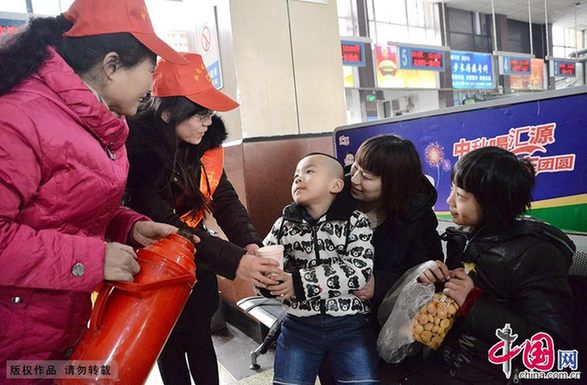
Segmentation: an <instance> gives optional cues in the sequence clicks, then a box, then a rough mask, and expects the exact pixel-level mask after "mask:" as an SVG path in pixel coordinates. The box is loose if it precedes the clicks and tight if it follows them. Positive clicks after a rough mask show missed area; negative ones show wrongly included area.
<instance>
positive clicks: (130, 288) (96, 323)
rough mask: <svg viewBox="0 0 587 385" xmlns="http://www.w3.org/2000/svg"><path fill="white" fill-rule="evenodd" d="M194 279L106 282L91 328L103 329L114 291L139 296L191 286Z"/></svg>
mask: <svg viewBox="0 0 587 385" xmlns="http://www.w3.org/2000/svg"><path fill="white" fill-rule="evenodd" d="M193 277H194V276H193V275H192V274H183V275H179V276H177V277H173V278H169V279H165V280H162V281H155V282H149V283H126V282H113V281H104V282H103V286H102V289H101V290H100V294H99V295H98V298H97V299H96V304H95V305H94V310H93V311H92V316H91V318H90V327H92V328H95V329H96V330H100V329H101V328H102V318H103V315H104V311H105V309H106V303H107V302H108V298H110V295H111V294H112V292H113V291H114V289H119V290H122V291H126V292H128V293H134V294H139V293H143V292H146V291H150V290H156V289H160V288H162V287H165V286H176V285H181V284H184V283H188V284H189V283H191V282H192V279H193ZM106 288H107V291H106ZM103 293H104V294H103Z"/></svg>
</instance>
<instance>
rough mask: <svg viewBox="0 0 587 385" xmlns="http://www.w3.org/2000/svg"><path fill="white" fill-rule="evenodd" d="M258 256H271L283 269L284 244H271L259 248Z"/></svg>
mask: <svg viewBox="0 0 587 385" xmlns="http://www.w3.org/2000/svg"><path fill="white" fill-rule="evenodd" d="M257 256H259V257H263V258H271V259H274V260H276V261H277V262H279V268H280V269H282V270H283V245H271V246H265V247H261V248H259V249H257Z"/></svg>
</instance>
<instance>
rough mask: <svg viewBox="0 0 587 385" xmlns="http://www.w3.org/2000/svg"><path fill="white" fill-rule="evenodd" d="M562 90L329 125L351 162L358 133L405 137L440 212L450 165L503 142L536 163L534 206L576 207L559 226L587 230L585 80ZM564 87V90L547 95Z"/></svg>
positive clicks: (363, 137)
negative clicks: (360, 123) (374, 120)
mask: <svg viewBox="0 0 587 385" xmlns="http://www.w3.org/2000/svg"><path fill="white" fill-rule="evenodd" d="M564 91H566V92H562V91H553V92H545V93H543V95H550V97H544V98H537V97H536V96H532V97H525V99H530V100H529V101H525V102H518V101H520V100H524V98H522V97H515V98H514V97H512V98H510V99H508V101H507V102H509V103H511V104H505V103H507V102H504V101H503V100H501V101H492V102H486V103H478V104H476V105H475V106H459V107H453V108H449V109H445V110H442V111H438V112H437V114H433V113H428V114H415V115H414V117H410V116H409V115H408V116H406V117H401V118H393V119H389V120H386V121H380V122H377V123H370V124H365V125H363V127H360V126H358V125H357V126H349V127H341V128H338V129H337V130H336V131H335V133H334V140H335V149H336V156H337V158H338V159H339V160H340V161H341V162H342V163H344V161H345V158H346V159H347V162H348V161H349V160H350V159H352V158H353V156H351V155H354V154H355V153H356V151H357V149H358V147H359V145H360V144H361V143H362V142H363V141H365V140H366V139H368V138H370V137H372V136H376V135H380V134H396V135H399V136H401V137H403V138H407V139H410V140H411V141H412V142H413V143H414V145H415V146H416V148H417V150H418V152H419V154H420V157H421V160H422V167H423V171H424V173H425V174H426V175H427V176H428V177H429V179H430V180H431V181H432V182H433V184H434V186H435V187H436V189H437V190H438V200H437V202H436V206H435V210H436V211H437V212H438V211H440V212H441V213H442V212H447V211H448V205H447V203H446V199H447V198H448V195H449V193H450V173H451V169H452V167H453V166H454V164H455V163H456V162H457V161H458V160H459V158H461V157H462V156H463V155H465V154H466V153H468V152H470V151H472V150H474V149H476V148H480V147H484V146H498V147H502V148H505V149H507V150H509V151H511V152H513V153H514V154H516V155H518V156H520V157H526V158H528V159H530V161H531V162H532V163H533V164H534V167H535V168H536V171H537V180H536V187H535V190H534V194H533V198H534V204H533V208H553V207H559V206H569V205H572V206H573V207H575V206H576V207H580V209H577V210H575V211H573V212H572V213H571V214H569V215H572V216H573V218H565V219H564V220H565V224H564V225H562V227H563V228H566V229H574V230H579V231H585V232H587V221H584V220H583V219H581V216H582V215H585V214H586V211H585V210H586V209H587V162H585V157H586V156H587V153H586V152H585V148H587V135H585V133H584V126H585V122H586V121H587V108H585V106H587V87H581V88H580V92H581V93H578V94H572V95H568V94H569V93H571V92H570V91H568V90H564ZM573 92H579V91H577V90H575V91H573ZM561 93H562V94H563V95H564V94H565V93H566V94H567V95H565V96H556V97H553V96H552V95H560V94H561ZM418 115H420V116H418ZM537 201H539V202H541V203H540V204H538V205H537V204H536V203H537ZM577 205H578V206H577ZM581 213H582V214H581ZM569 223H570V224H569Z"/></svg>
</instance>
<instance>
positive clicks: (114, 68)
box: [0, 0, 185, 384]
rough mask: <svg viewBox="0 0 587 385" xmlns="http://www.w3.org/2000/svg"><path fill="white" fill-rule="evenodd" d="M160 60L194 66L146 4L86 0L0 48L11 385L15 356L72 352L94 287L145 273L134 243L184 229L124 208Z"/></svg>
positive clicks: (0, 206) (0, 291)
mask: <svg viewBox="0 0 587 385" xmlns="http://www.w3.org/2000/svg"><path fill="white" fill-rule="evenodd" d="M157 55H160V56H163V57H165V58H166V59H167V60H169V61H172V62H176V63H178V64H180V63H184V62H185V59H184V58H183V57H182V56H181V55H179V54H178V53H176V52H175V51H173V50H172V49H171V48H170V47H169V46H167V45H166V44H165V43H163V41H161V40H160V39H158V38H157V36H156V35H155V33H154V31H153V27H152V25H151V22H150V20H149V16H148V14H147V11H146V8H145V4H144V1H143V0H100V1H95V0H76V1H75V2H74V3H73V5H72V6H71V8H70V9H69V10H68V11H67V12H66V13H65V14H64V15H60V16H58V17H56V18H40V19H33V20H31V21H30V23H29V25H28V26H27V28H26V29H25V30H23V31H22V32H20V33H19V34H17V35H14V36H13V37H11V38H10V39H9V40H5V41H3V42H2V43H0V133H1V135H0V265H1V266H2V267H1V268H0V269H1V270H0V383H1V384H4V383H6V382H7V372H6V361H7V360H59V359H64V358H66V357H67V355H68V352H71V349H72V347H73V346H74V345H75V343H76V341H77V340H78V339H79V337H80V335H81V333H82V332H83V330H84V329H85V327H86V323H87V321H88V318H89V315H90V310H91V303H90V293H91V291H92V289H94V288H95V287H96V286H97V285H98V284H99V283H100V282H101V281H102V280H104V279H106V280H114V281H132V279H133V275H134V274H136V273H137V272H138V270H139V265H138V263H137V262H136V255H135V253H134V251H133V248H132V247H131V246H127V245H125V243H128V244H130V245H133V246H141V245H146V244H148V243H150V242H152V241H153V240H154V239H157V238H159V237H161V236H165V235H168V234H169V233H171V232H173V231H175V230H176V229H175V227H173V226H169V225H165V224H159V223H155V222H152V221H150V220H149V219H148V218H146V217H144V216H141V215H139V214H137V213H135V212H134V211H131V210H129V209H125V208H123V207H121V205H120V201H121V197H122V194H123V191H124V186H125V182H126V177H127V171H128V161H127V156H126V149H125V145H124V143H125V140H126V138H127V136H128V127H127V124H126V121H125V118H124V116H132V115H134V114H135V113H136V110H137V107H138V105H139V101H140V99H141V98H142V97H143V96H144V95H145V94H146V93H147V92H148V91H149V90H150V88H151V81H152V72H153V70H154V67H155V61H156V56H157ZM28 381H33V382H34V381H35V380H24V381H8V383H10V384H19V383H29V382H28ZM34 383H37V382H34Z"/></svg>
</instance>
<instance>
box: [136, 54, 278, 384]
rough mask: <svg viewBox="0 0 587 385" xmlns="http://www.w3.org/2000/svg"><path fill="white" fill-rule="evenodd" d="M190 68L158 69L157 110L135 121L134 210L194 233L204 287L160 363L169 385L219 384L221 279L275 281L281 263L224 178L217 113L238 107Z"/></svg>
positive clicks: (192, 59)
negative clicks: (215, 228) (213, 327)
mask: <svg viewBox="0 0 587 385" xmlns="http://www.w3.org/2000/svg"><path fill="white" fill-rule="evenodd" d="M185 58H186V59H188V61H189V64H188V65H185V66H179V65H174V64H172V63H170V62H168V61H165V60H162V61H160V62H159V64H158V65H157V69H156V73H155V80H154V83H153V94H154V95H155V96H156V97H155V98H153V99H152V100H151V103H150V105H149V106H148V108H146V109H145V110H144V111H142V112H141V113H140V114H139V115H138V117H137V118H135V119H132V120H130V121H129V125H130V127H131V135H130V138H129V142H128V149H129V159H130V174H129V179H128V184H127V191H128V205H129V206H131V207H132V208H134V209H135V210H137V211H138V212H140V213H143V214H145V215H148V216H149V217H151V218H153V219H155V218H156V219H157V220H159V221H160V222H165V223H170V224H173V225H174V226H177V227H179V228H184V229H189V230H190V231H192V232H193V233H194V234H196V235H197V236H198V237H199V238H200V239H201V242H200V243H199V244H198V245H197V254H196V264H197V272H196V274H197V278H198V282H197V283H196V285H195V286H194V289H193V291H192V294H191V296H190V298H189V299H188V302H187V304H186V306H185V309H184V311H183V313H182V315H181V317H180V318H179V321H178V322H177V325H176V327H175V329H174V330H173V332H172V334H171V336H170V337H169V340H168V341H167V344H166V345H165V347H164V349H163V351H162V353H161V355H160V357H159V360H158V363H159V370H160V372H161V377H162V379H163V382H164V383H165V384H169V385H183V384H186V385H189V384H190V374H189V372H188V367H187V364H186V362H185V355H186V353H187V356H188V361H189V368H190V371H191V374H192V377H193V378H194V380H195V382H196V383H197V384H198V385H215V384H218V366H217V362H216V354H215V352H214V347H213V345H212V340H211V336H210V321H211V317H212V315H213V314H214V312H215V311H216V308H217V305H218V288H217V283H216V275H215V274H220V275H222V276H224V277H227V278H229V279H233V278H235V276H238V277H239V278H243V279H245V280H247V281H250V282H251V283H254V284H255V285H256V286H260V287H265V285H266V284H268V285H271V284H275V283H276V282H275V281H273V280H271V279H270V278H268V277H266V276H264V274H265V273H279V272H281V269H279V268H278V267H277V266H278V263H277V262H276V261H274V260H272V259H269V258H260V257H257V256H255V255H254V253H255V251H256V249H257V248H258V247H259V246H258V245H259V244H261V240H260V238H259V236H258V235H257V233H256V231H255V229H254V228H253V226H252V224H251V221H250V219H249V216H248V214H247V211H246V209H245V208H244V206H243V205H242V204H241V203H240V201H239V199H238V196H237V194H236V192H235V190H234V188H233V186H232V184H231V183H230V182H229V181H228V179H227V178H226V174H225V172H224V167H223V163H224V152H223V149H222V142H223V141H224V139H226V136H227V134H226V129H225V127H224V124H223V123H222V120H221V119H220V118H219V117H217V116H215V115H214V111H213V109H215V110H219V111H227V110H231V109H233V108H236V107H237V106H238V104H237V103H236V102H235V101H233V100H232V99H230V98H229V97H227V96H225V95H223V94H222V93H220V92H219V91H217V90H216V89H215V88H214V86H213V85H212V84H211V83H210V79H209V77H208V73H207V71H206V68H205V66H204V64H203V62H202V58H201V56H199V55H196V54H185ZM206 210H209V211H211V213H212V214H213V215H214V218H215V219H216V221H217V222H218V224H219V225H220V227H221V229H222V230H223V232H224V233H225V234H226V235H227V237H228V239H229V240H230V241H231V242H227V241H224V240H222V239H220V238H217V237H213V236H211V235H210V234H209V233H208V232H207V231H206V230H205V229H204V227H203V224H202V219H203V216H204V215H206Z"/></svg>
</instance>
